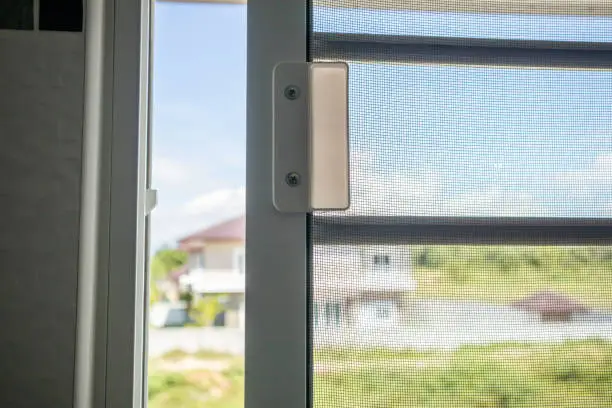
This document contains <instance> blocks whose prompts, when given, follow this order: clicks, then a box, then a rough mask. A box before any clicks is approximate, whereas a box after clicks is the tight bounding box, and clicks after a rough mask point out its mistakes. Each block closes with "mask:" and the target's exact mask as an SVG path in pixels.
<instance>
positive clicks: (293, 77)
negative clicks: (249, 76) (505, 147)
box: [272, 62, 350, 213]
mask: <svg viewBox="0 0 612 408" xmlns="http://www.w3.org/2000/svg"><path fill="white" fill-rule="evenodd" d="M273 77H274V78H273V84H274V92H273V101H272V103H273V116H274V117H273V149H274V151H273V171H272V173H273V174H272V182H273V188H272V191H273V193H272V195H273V197H272V201H273V204H274V207H276V209H277V210H278V211H280V212H287V213H299V212H312V211H317V210H319V211H324V210H346V209H347V208H348V207H349V205H350V191H349V145H348V140H349V137H348V136H349V125H348V65H347V64H346V63H343V62H317V63H306V62H302V63H300V62H297V63H296V62H283V63H280V64H278V65H276V67H275V68H274V73H273Z"/></svg>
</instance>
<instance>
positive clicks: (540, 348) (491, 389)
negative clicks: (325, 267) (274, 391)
mask: <svg viewBox="0 0 612 408" xmlns="http://www.w3.org/2000/svg"><path fill="white" fill-rule="evenodd" d="M339 360H340V361H345V362H348V361H351V362H354V361H359V362H361V363H362V364H361V365H357V366H355V365H354V364H352V365H351V364H347V365H342V364H340V365H339V367H340V369H339V370H337V371H335V370H330V371H328V372H326V373H321V374H317V375H315V376H314V406H315V407H317V406H319V407H334V408H345V407H346V408H349V407H350V408H353V407H375V408H396V407H397V408H399V407H415V408H417V407H418V408H426V407H440V408H443V407H444V408H446V407H456V408H464V407H465V408H478V407H500V408H502V407H508V408H509V407H551V408H552V407H567V408H569V407H576V408H581V407H591V408H600V407H601V408H603V407H612V345H611V344H610V343H608V342H604V341H599V340H591V341H577V342H567V343H564V344H560V345H547V346H546V345H526V344H513V343H508V344H500V345H495V346H469V347H463V348H461V349H459V350H457V351H455V352H441V351H440V352H431V353H417V352H413V351H406V352H391V351H385V350H371V351H365V350H352V351H351V350H346V351H340V350H324V351H319V352H317V353H315V361H316V362H320V363H321V364H325V363H333V362H338V361H339ZM337 367H338V366H337Z"/></svg>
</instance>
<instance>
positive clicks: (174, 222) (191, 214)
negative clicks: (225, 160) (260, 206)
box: [151, 187, 245, 251]
mask: <svg viewBox="0 0 612 408" xmlns="http://www.w3.org/2000/svg"><path fill="white" fill-rule="evenodd" d="M244 211H245V188H244V187H240V188H235V189H221V190H213V191H211V192H209V193H206V194H202V195H200V196H197V197H195V198H194V199H193V200H191V201H188V202H187V203H186V204H183V205H181V204H178V205H160V207H159V208H156V209H155V210H154V211H153V214H152V225H151V231H152V235H153V239H152V242H151V250H152V251H155V250H156V249H158V248H159V247H160V246H161V245H163V244H167V245H174V244H175V243H176V241H177V240H178V239H180V238H182V237H184V236H186V235H189V234H191V233H193V232H196V231H198V230H200V229H202V228H206V227H207V226H210V225H213V224H216V223H218V222H221V221H223V220H226V219H229V218H232V217H237V216H239V215H242V214H244Z"/></svg>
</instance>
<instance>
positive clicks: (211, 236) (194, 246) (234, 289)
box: [178, 216, 245, 328]
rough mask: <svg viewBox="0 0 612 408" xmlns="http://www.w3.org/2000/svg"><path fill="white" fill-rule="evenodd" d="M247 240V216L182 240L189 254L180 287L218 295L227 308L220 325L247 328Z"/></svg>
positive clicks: (200, 293) (183, 247)
mask: <svg viewBox="0 0 612 408" xmlns="http://www.w3.org/2000/svg"><path fill="white" fill-rule="evenodd" d="M244 243H245V218H244V216H242V217H238V218H234V219H232V220H229V221H225V222H222V223H220V224H217V225H214V226H212V227H209V228H206V229H203V230H201V231H198V232H195V233H193V234H191V235H189V236H187V237H185V238H182V239H181V240H179V248H180V249H181V250H183V251H185V252H187V253H188V261H187V267H186V269H185V270H184V271H182V272H183V273H181V274H179V276H178V280H179V286H180V287H181V289H183V290H186V289H188V288H189V289H191V291H193V292H194V293H195V294H197V295H200V296H206V295H219V296H220V299H221V300H222V302H223V304H224V309H225V310H224V311H223V312H221V313H220V315H219V316H218V317H217V318H216V322H217V325H220V326H227V327H240V328H244V307H245V304H244V289H245V253H244Z"/></svg>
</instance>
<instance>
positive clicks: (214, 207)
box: [183, 187, 246, 215]
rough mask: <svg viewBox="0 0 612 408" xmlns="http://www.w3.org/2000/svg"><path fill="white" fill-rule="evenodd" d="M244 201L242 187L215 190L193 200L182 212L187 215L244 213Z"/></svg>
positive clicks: (244, 193) (243, 189)
mask: <svg viewBox="0 0 612 408" xmlns="http://www.w3.org/2000/svg"><path fill="white" fill-rule="evenodd" d="M245 199H246V190H245V188H244V187H240V188H236V189H223V190H217V191H213V192H210V193H207V194H203V195H201V196H199V197H196V198H194V199H193V200H191V201H189V202H188V203H187V204H185V206H184V207H183V210H184V212H185V214H187V215H201V214H211V213H215V214H236V213H241V212H244V211H245Z"/></svg>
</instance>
